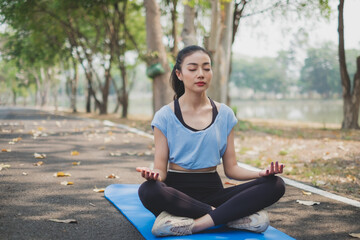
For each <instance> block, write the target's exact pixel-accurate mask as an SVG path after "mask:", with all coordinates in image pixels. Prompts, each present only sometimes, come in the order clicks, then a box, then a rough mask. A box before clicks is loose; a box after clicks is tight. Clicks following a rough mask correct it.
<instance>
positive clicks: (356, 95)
mask: <svg viewBox="0 0 360 240" xmlns="http://www.w3.org/2000/svg"><path fill="white" fill-rule="evenodd" d="M344 1H345V0H340V3H339V6H338V10H339V28H338V31H339V65H340V77H341V84H342V92H343V101H344V102H343V114H344V119H343V122H342V126H341V128H342V129H358V128H359V123H358V118H359V104H360V79H359V78H360V77H359V65H360V63H359V61H360V60H359V58H358V59H357V71H356V74H355V76H354V84H353V91H352V92H351V82H350V77H349V73H348V71H347V68H346V56H345V40H344Z"/></svg>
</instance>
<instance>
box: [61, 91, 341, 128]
mask: <svg viewBox="0 0 360 240" xmlns="http://www.w3.org/2000/svg"><path fill="white" fill-rule="evenodd" d="M64 100H65V99H64ZM84 101H85V99H82V98H79V99H78V104H77V106H78V109H79V110H80V111H81V110H84V105H85V103H84ZM65 102H68V101H63V102H62V103H63V104H61V105H63V106H64V105H67V106H66V107H68V106H69V104H68V103H66V104H64V103H65ZM115 103H116V100H115V98H114V97H110V98H109V107H108V112H109V113H111V112H112V111H113V109H114V107H115ZM231 106H236V107H237V117H238V118H239V119H244V120H246V119H254V118H256V119H279V120H289V121H300V122H316V123H335V124H341V122H342V120H343V112H342V111H343V101H342V99H331V100H324V99H315V100H306V99H305V100H304V99H302V100H243V99H232V100H231ZM119 115H120V113H119ZM129 115H132V116H144V117H146V118H151V116H152V98H151V93H149V94H130V100H129Z"/></svg>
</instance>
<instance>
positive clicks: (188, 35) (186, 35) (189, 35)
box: [181, 4, 197, 47]
mask: <svg viewBox="0 0 360 240" xmlns="http://www.w3.org/2000/svg"><path fill="white" fill-rule="evenodd" d="M181 38H182V41H183V43H184V46H185V47H187V46H190V45H196V44H197V39H196V29H195V10H194V8H192V7H191V6H189V4H184V27H183V30H182V32H181Z"/></svg>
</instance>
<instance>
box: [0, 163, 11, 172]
mask: <svg viewBox="0 0 360 240" xmlns="http://www.w3.org/2000/svg"><path fill="white" fill-rule="evenodd" d="M9 167H11V166H10V165H9V164H3V163H1V164H0V171H1V170H3V169H5V168H9Z"/></svg>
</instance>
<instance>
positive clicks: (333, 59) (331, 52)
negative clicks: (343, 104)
mask: <svg viewBox="0 0 360 240" xmlns="http://www.w3.org/2000/svg"><path fill="white" fill-rule="evenodd" d="M358 53H359V51H357V50H354V49H353V50H347V51H346V55H347V58H346V61H347V66H348V71H349V73H350V76H353V74H354V73H355V71H356V69H355V68H356V67H355V63H356V61H355V60H356V56H357V55H358ZM299 85H300V87H301V88H302V90H303V91H316V92H318V93H319V94H322V95H323V96H325V97H329V96H331V95H332V94H341V91H342V88H341V80H340V71H339V60H338V52H337V46H335V44H333V43H324V44H323V45H322V46H321V47H320V48H310V49H308V50H307V58H306V59H305V62H304V66H303V68H302V69H301V76H300V81H299Z"/></svg>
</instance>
